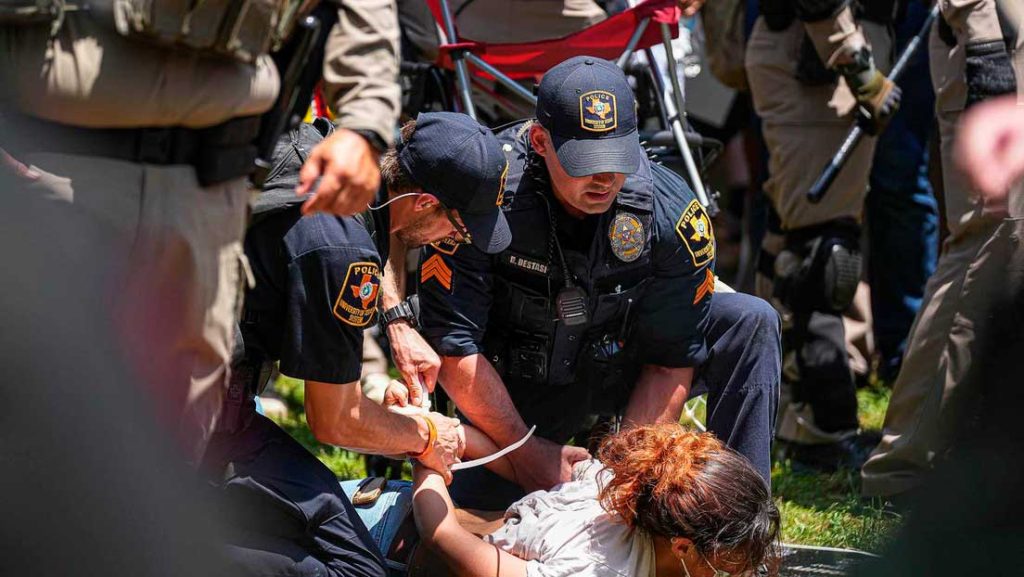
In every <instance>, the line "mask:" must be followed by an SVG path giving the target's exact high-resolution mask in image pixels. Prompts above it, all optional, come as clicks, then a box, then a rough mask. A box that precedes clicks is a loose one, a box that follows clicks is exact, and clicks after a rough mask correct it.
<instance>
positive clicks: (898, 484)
mask: <svg viewBox="0 0 1024 577" xmlns="http://www.w3.org/2000/svg"><path fill="white" fill-rule="evenodd" d="M1019 41H1024V38H1021V39H1019ZM929 51H930V57H931V74H932V83H933V84H934V86H935V94H936V109H937V116H938V121H939V136H940V139H941V153H942V178H943V181H944V183H945V205H946V220H947V223H948V227H949V237H948V238H947V239H946V242H945V245H944V246H943V251H942V254H941V256H940V257H939V262H938V265H937V268H936V270H935V274H934V275H933V276H932V278H931V279H929V281H928V284H927V285H926V287H925V294H924V304H923V306H922V307H921V310H920V312H918V316H917V318H916V319H915V321H914V325H913V327H912V328H911V331H910V336H909V339H908V341H907V353H906V356H905V357H904V359H903V366H902V369H901V370H900V374H899V376H898V377H897V379H896V382H895V384H894V385H893V394H892V400H891V401H890V402H889V409H888V411H887V412H886V415H885V424H884V427H883V436H882V442H881V444H879V445H878V447H877V448H876V449H875V451H874V452H873V453H872V455H871V458H870V459H869V460H868V462H867V463H866V464H865V465H864V468H863V470H862V472H861V477H862V481H863V483H862V491H863V493H864V494H865V495H867V496H891V495H895V494H898V493H903V492H905V491H907V490H910V489H913V488H914V487H916V486H917V485H918V484H920V483H921V481H922V480H923V477H924V476H925V474H926V473H927V472H928V471H929V470H930V468H931V465H932V460H933V457H934V456H935V455H936V454H937V453H939V452H941V451H943V450H944V449H945V448H947V447H948V446H949V440H950V439H948V438H946V437H945V434H946V433H947V432H949V431H950V430H951V428H952V427H954V426H955V423H953V422H951V421H954V420H955V419H956V417H957V416H958V415H963V414H965V413H964V411H965V409H966V407H964V406H962V403H961V404H958V402H959V401H960V399H963V398H965V391H957V386H958V385H959V384H960V383H962V382H964V380H965V377H966V376H967V375H968V373H969V370H970V368H971V363H972V359H974V358H975V357H977V356H978V355H979V352H980V351H979V350H977V346H978V345H981V344H982V343H983V342H984V340H979V339H977V338H976V337H977V336H978V335H981V334H982V333H984V332H985V331H986V330H988V327H989V326H990V323H991V319H990V316H989V314H990V310H989V306H990V305H991V303H992V302H993V298H994V297H995V296H996V295H997V294H999V292H1000V291H1001V290H1002V287H1003V285H1004V283H1005V281H1006V279H1007V278H1008V277H1007V274H1008V273H1009V272H1010V271H1007V269H1006V267H1007V263H1008V262H1010V258H1011V256H1012V255H1013V254H1014V251H1016V250H1019V244H1020V239H1021V238H1022V236H1021V235H1022V234H1024V219H1022V217H1024V213H1022V212H1021V211H1022V209H1024V207H1022V206H1020V205H1021V202H1020V197H1019V195H1016V196H1011V199H1010V218H1008V219H1005V220H1000V219H998V218H995V217H993V216H991V215H988V214H985V213H984V212H983V211H982V208H981V204H980V203H978V202H976V200H975V198H974V197H973V195H972V193H971V191H970V190H969V189H968V187H967V185H966V184H965V182H964V180H963V179H962V178H961V176H960V175H959V174H958V173H957V171H956V168H955V166H956V165H955V159H954V157H953V145H954V138H955V136H956V126H957V122H958V120H959V119H960V115H961V113H962V112H963V107H964V101H965V98H966V94H967V87H966V85H965V83H964V52H963V48H962V47H960V46H955V47H952V48H951V47H949V46H947V45H946V44H945V43H944V42H943V41H942V40H941V39H940V38H939V37H938V34H937V33H936V30H934V29H933V30H932V34H931V37H930V40H929ZM1021 56H1022V51H1021V50H1020V44H1018V49H1017V51H1016V54H1015V61H1016V66H1015V68H1016V73H1017V85H1018V90H1020V89H1021V88H1024V83H1022V76H1021V70H1022V68H1021V67H1020V64H1021ZM1018 262H1019V261H1018ZM1018 278H1019V275H1018Z"/></svg>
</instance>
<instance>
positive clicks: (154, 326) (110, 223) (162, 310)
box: [19, 153, 251, 463]
mask: <svg viewBox="0 0 1024 577" xmlns="http://www.w3.org/2000/svg"><path fill="white" fill-rule="evenodd" d="M19 160H21V161H22V162H24V163H26V164H30V165H31V167H32V168H34V169H36V170H37V171H39V172H40V174H41V177H40V178H39V179H38V180H35V181H32V182H31V183H30V184H29V185H28V187H29V188H30V189H31V191H32V192H34V193H36V194H42V195H45V196H47V197H49V198H51V199H53V200H55V201H60V202H69V203H72V204H73V205H74V206H75V207H77V208H78V209H80V214H82V215H83V216H84V217H85V218H88V219H91V220H94V221H96V222H97V223H99V225H100V226H101V227H102V228H104V229H106V230H108V231H110V233H111V234H110V237H111V238H112V239H113V244H112V247H111V248H112V249H113V250H114V251H116V252H117V253H119V254H117V259H116V260H118V261H120V262H123V263H125V270H124V271H123V273H124V274H121V272H120V271H119V272H118V273H116V275H117V278H112V279H111V284H110V286H111V299H112V303H113V307H112V308H113V310H114V313H115V317H116V319H115V324H116V329H117V330H118V331H119V332H120V333H121V334H122V335H123V341H122V342H123V346H124V350H125V353H126V354H125V357H126V358H127V359H128V360H129V363H130V364H131V365H132V366H133V368H135V370H136V371H137V374H138V375H139V377H140V379H141V380H142V381H144V383H145V385H146V386H148V387H152V392H153V397H154V400H155V405H156V406H155V412H156V413H157V414H159V415H161V416H162V417H164V418H165V419H167V420H168V422H169V425H170V427H172V428H174V429H176V432H177V434H178V435H179V440H180V441H181V442H182V443H184V446H185V449H186V451H188V454H187V456H188V458H189V459H190V460H192V462H193V463H197V462H198V459H199V458H200V457H201V455H202V453H203V451H204V450H205V446H206V441H207V439H208V438H209V436H210V434H211V433H212V431H213V428H214V427H215V425H216V420H217V416H218V414H219V413H220V410H221V404H222V401H223V396H224V392H225V391H226V384H227V379H228V371H229V366H230V356H231V348H232V345H233V343H234V330H235V322H236V318H237V315H238V312H239V310H240V307H241V302H242V295H243V283H245V282H247V280H248V279H250V278H251V273H249V272H248V265H247V263H246V262H245V253H244V252H243V250H242V242H241V241H242V235H243V233H244V230H245V220H246V214H247V206H248V200H249V185H248V183H247V182H246V181H245V180H244V179H237V180H233V181H229V182H226V183H222V184H217V185H214V186H209V187H206V188H203V187H201V186H199V184H198V183H197V182H196V177H195V170H194V169H193V168H192V167H190V166H153V165H142V164H134V163H130V162H124V161H120V160H112V159H106V158H100V157H89V156H73V155H66V154H52V153H33V154H27V155H24V156H23V157H20V158H19ZM65 306H66V305H65ZM72 306H73V305H72ZM83 379H86V380H87V379H88V375H83Z"/></svg>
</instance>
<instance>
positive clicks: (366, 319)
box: [332, 262, 380, 327]
mask: <svg viewBox="0 0 1024 577" xmlns="http://www.w3.org/2000/svg"><path fill="white" fill-rule="evenodd" d="M379 296H380V267H379V266H378V265H377V263H373V262H354V263H352V264H350V265H349V266H348V272H347V273H345V282H343V283H342V285H341V290H340V291H339V292H338V298H337V300H335V301H334V310H333V311H332V312H333V313H334V316H335V317H337V318H338V320H340V321H341V322H343V323H345V324H348V325H352V326H354V327H365V326H366V325H368V324H370V321H372V320H373V318H374V316H375V315H376V314H377V297H379Z"/></svg>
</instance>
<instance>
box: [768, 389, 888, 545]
mask: <svg viewBox="0 0 1024 577" xmlns="http://www.w3.org/2000/svg"><path fill="white" fill-rule="evenodd" d="M889 395H890V391H889V390H888V389H883V388H880V387H874V386H869V387H867V388H864V389H861V390H860V391H858V392H857V401H858V403H857V404H858V410H859V417H860V422H861V427H863V428H864V429H866V430H880V429H881V428H882V421H883V419H884V418H885V409H886V407H887V406H888V405H889ZM772 492H773V494H774V495H775V502H776V504H777V505H778V507H779V512H780V513H781V515H782V540H783V541H785V542H787V543H800V544H804V545H824V546H828V547H844V548H852V549H861V550H865V551H871V552H879V551H881V550H882V549H883V548H884V546H885V544H886V542H887V541H888V540H889V539H890V538H891V536H892V535H893V533H894V531H895V530H896V529H898V528H899V526H900V523H901V519H900V516H899V515H896V514H894V513H892V512H891V511H888V510H886V509H885V508H884V507H883V504H882V502H881V501H880V500H877V499H876V500H870V501H869V500H865V499H862V498H861V497H860V475H859V474H858V473H857V472H856V471H840V472H838V473H834V474H831V475H826V474H813V473H803V472H797V471H794V470H793V469H792V468H791V467H790V466H789V463H788V462H785V463H776V464H775V466H774V467H773V468H772Z"/></svg>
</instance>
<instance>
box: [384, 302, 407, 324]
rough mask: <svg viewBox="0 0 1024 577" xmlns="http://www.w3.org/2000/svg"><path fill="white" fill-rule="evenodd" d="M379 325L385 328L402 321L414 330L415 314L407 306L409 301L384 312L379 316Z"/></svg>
mask: <svg viewBox="0 0 1024 577" xmlns="http://www.w3.org/2000/svg"><path fill="white" fill-rule="evenodd" d="M380 320H381V325H382V326H383V327H384V328H387V326H388V325H390V324H391V323H393V322H395V321H399V320H404V321H408V322H409V326H411V327H413V328H416V313H414V312H413V310H412V307H411V306H410V305H409V301H404V300H403V301H402V302H400V303H398V304H397V305H395V306H393V307H391V308H389V309H387V310H385V311H384V312H382V313H381V314H380Z"/></svg>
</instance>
